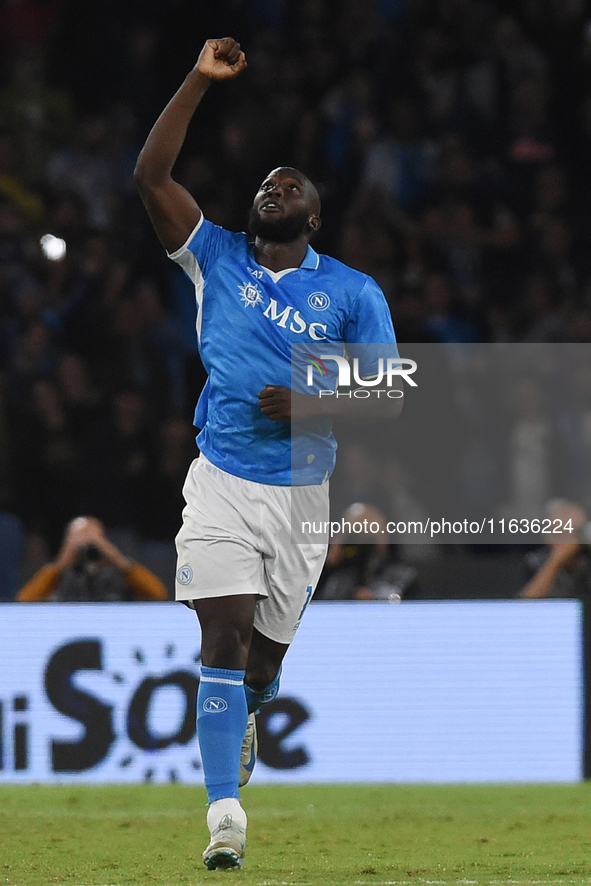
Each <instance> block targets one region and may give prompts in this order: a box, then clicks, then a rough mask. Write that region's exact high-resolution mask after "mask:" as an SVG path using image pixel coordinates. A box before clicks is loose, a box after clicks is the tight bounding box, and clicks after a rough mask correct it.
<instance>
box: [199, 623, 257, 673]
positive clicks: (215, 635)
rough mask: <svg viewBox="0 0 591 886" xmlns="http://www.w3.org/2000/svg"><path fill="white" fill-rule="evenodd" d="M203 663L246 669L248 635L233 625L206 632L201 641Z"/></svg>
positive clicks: (232, 668) (215, 666) (216, 666)
mask: <svg viewBox="0 0 591 886" xmlns="http://www.w3.org/2000/svg"><path fill="white" fill-rule="evenodd" d="M201 658H202V661H203V664H204V665H206V666H207V667H210V668H226V669H228V670H245V669H246V662H247V659H248V637H247V636H245V635H243V633H242V632H241V631H239V630H237V629H234V628H232V627H230V628H226V629H225V630H213V631H208V632H205V633H204V634H203V636H202V642H201Z"/></svg>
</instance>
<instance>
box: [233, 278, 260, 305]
mask: <svg viewBox="0 0 591 886" xmlns="http://www.w3.org/2000/svg"><path fill="white" fill-rule="evenodd" d="M238 291H239V293H240V298H241V299H242V302H243V303H244V307H245V308H248V307H251V308H256V306H257V305H260V303H261V302H262V300H263V293H262V292H261V290H260V289H259V287H258V286H257V285H256V283H250V282H249V283H243V284H242V286H238Z"/></svg>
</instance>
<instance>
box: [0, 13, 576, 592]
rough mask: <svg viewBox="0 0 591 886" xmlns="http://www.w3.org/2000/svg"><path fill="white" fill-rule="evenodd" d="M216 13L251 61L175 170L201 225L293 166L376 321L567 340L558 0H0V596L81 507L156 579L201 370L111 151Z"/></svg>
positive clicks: (456, 333) (169, 564)
mask: <svg viewBox="0 0 591 886" xmlns="http://www.w3.org/2000/svg"><path fill="white" fill-rule="evenodd" d="M224 34H231V35H232V36H234V37H236V38H237V39H239V40H240V41H241V43H242V46H243V48H244V49H245V51H246V54H247V58H248V62H249V70H248V72H247V74H246V75H245V76H244V77H242V78H240V79H239V80H237V81H236V82H235V83H232V84H231V85H230V86H227V87H226V88H224V89H223V90H222V89H219V90H218V89H216V88H214V89H212V90H211V92H210V94H209V95H208V96H207V99H206V100H205V102H204V104H203V106H202V108H200V110H199V121H198V125H195V127H194V128H193V129H192V130H191V132H190V134H189V138H188V140H187V144H186V146H185V148H184V150H183V153H182V155H181V158H180V161H179V164H178V170H177V175H178V177H179V178H180V180H181V181H182V182H183V184H184V185H185V186H186V187H187V188H188V189H189V190H190V191H191V192H192V193H194V195H195V196H196V198H197V199H198V201H199V204H200V205H201V207H202V208H203V211H204V213H205V215H206V216H207V217H208V218H209V219H211V220H212V221H214V222H215V223H218V224H221V225H224V226H226V227H229V228H231V229H235V230H242V229H243V228H244V225H245V221H246V218H247V214H248V209H249V207H250V204H251V201H252V197H253V194H254V192H255V191H256V189H257V186H258V184H259V183H260V181H261V179H262V177H263V176H264V175H265V174H266V173H267V172H268V171H269V169H271V168H273V167H274V166H277V165H278V164H285V165H288V164H289V165H293V166H296V167H299V168H301V169H303V170H304V171H305V172H306V173H307V174H308V175H309V176H310V177H311V178H312V179H313V180H314V181H315V182H316V183H317V185H318V188H319V191H320V193H321V197H322V201H323V227H322V230H321V232H320V234H319V236H318V238H317V240H316V241H315V243H314V246H315V248H316V249H317V250H318V251H320V252H327V253H329V254H331V255H334V256H335V257H337V258H340V259H341V260H343V261H345V262H346V263H347V264H349V265H352V266H353V267H356V268H358V269H359V270H361V271H364V272H366V273H368V274H371V275H372V276H373V277H374V278H375V279H376V280H377V282H378V283H379V284H380V286H381V287H382V288H383V290H384V292H385V294H386V297H387V299H388V302H389V304H390V306H391V309H392V314H393V318H394V324H395V328H396V330H397V334H398V337H399V339H400V340H401V341H403V342H404V341H406V342H428V341H436V342H513V341H517V342H589V341H591V249H590V248H589V247H590V240H591V211H590V210H591V205H590V204H591V199H590V194H591V189H590V185H591V166H590V164H589V156H590V153H591V78H590V76H589V75H590V73H591V17H590V18H588V12H587V9H586V5H585V3H584V2H583V0H512V2H509V0H506V2H503V0H363V2H361V0H217V2H216V3H210V2H205V0H159V2H157V0H126V2H120V0H101V2H100V3H93V4H90V3H86V2H82V3H81V2H79V0H3V2H2V3H0V72H1V80H0V598H4V599H11V598H12V597H13V596H14V593H15V592H16V590H17V589H18V587H19V586H20V584H21V583H22V581H23V580H25V579H26V578H28V577H30V575H31V574H32V573H33V572H34V571H35V570H36V569H37V568H38V567H39V566H40V565H42V564H43V563H44V562H46V561H47V560H48V559H49V558H50V557H52V556H54V555H55V553H56V551H57V549H58V547H59V544H60V541H61V538H62V535H63V531H64V527H65V526H66V524H67V522H68V521H69V520H71V519H72V518H73V517H75V516H77V515H79V514H92V515H94V516H96V517H97V518H99V519H100V520H102V521H103V522H104V523H105V524H106V526H107V527H108V529H109V532H110V535H111V536H112V537H113V538H114V539H115V540H116V542H117V543H118V544H119V545H120V546H121V547H122V549H124V550H125V552H126V553H127V554H128V555H129V556H135V557H137V558H138V559H140V560H141V561H142V562H144V563H146V565H148V566H149V567H150V568H152V569H154V571H155V572H156V573H157V574H159V575H161V576H162V577H163V578H164V579H165V581H166V582H167V584H168V585H169V586H170V581H171V576H172V574H173V570H174V553H173V544H172V539H173V538H174V535H175V534H176V531H177V528H178V526H179V523H180V512H181V509H182V504H183V502H182V496H181V492H180V490H181V486H182V481H183V478H184V475H185V472H186V469H187V466H188V464H189V463H190V461H191V459H192V458H193V456H194V454H195V445H194V442H193V436H194V434H193V429H192V413H193V408H194V404H195V401H196V398H197V396H198V393H199V390H200V388H201V386H202V384H203V382H204V373H203V369H202V367H201V364H200V361H199V357H198V354H197V351H196V345H195V336H194V310H195V309H194V298H193V293H192V291H191V286H190V285H189V283H188V281H187V280H186V279H185V278H184V276H183V274H182V272H181V271H180V270H179V269H178V268H177V267H176V266H175V265H174V264H173V263H172V262H169V261H168V260H167V259H166V257H165V255H164V252H163V250H162V248H161V247H160V246H159V244H158V243H157V241H156V240H155V237H154V235H153V232H152V229H151V226H150V224H149V221H148V218H147V216H146V214H145V211H144V209H143V207H142V205H141V203H140V201H139V198H138V196H137V194H136V192H135V189H134V186H133V182H132V170H133V167H134V164H135V159H136V157H137V154H138V152H139V150H140V148H141V146H142V144H143V141H144V139H145V137H146V135H147V132H148V131H149V128H150V126H151V125H152V123H153V122H154V120H155V119H156V117H157V115H158V113H159V111H160V110H161V108H162V107H163V106H164V104H165V103H166V101H167V100H168V98H169V97H170V95H171V94H172V92H173V91H174V90H175V88H176V87H177V86H178V85H179V84H180V82H181V81H182V78H183V77H184V75H185V74H186V73H187V71H188V70H189V69H190V67H192V65H193V64H194V63H195V61H196V58H197V54H198V52H199V49H200V47H201V45H202V43H203V41H204V40H205V39H206V38H207V37H210V36H222V35H224ZM46 235H51V236H49V237H48V236H46ZM230 332H231V331H230V330H229V333H230Z"/></svg>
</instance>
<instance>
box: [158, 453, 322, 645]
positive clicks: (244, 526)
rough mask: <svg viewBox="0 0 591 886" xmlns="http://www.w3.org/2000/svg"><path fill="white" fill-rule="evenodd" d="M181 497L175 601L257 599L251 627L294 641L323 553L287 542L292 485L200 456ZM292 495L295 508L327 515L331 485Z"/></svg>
mask: <svg viewBox="0 0 591 886" xmlns="http://www.w3.org/2000/svg"><path fill="white" fill-rule="evenodd" d="M183 495H184V497H185V501H186V502H187V504H186V507H185V508H184V510H183V525H182V527H181V530H180V531H179V533H178V535H177V537H176V548H177V555H178V564H177V573H176V599H177V600H182V601H185V602H187V601H191V600H198V599H207V598H211V597H226V596H231V595H234V594H256V595H257V597H258V600H257V604H256V611H255V617H254V626H255V628H257V630H258V631H260V632H261V634H264V635H265V637H269V639H271V640H275V641H276V642H277V643H285V644H289V643H291V641H292V640H293V638H294V636H295V633H296V631H297V629H298V626H299V624H300V621H301V618H302V615H303V614H304V611H305V609H306V606H307V605H308V603H309V602H310V599H311V597H312V594H313V593H314V590H315V588H316V584H317V583H318V579H319V577H320V573H321V571H322V567H323V565H324V560H325V558H326V551H327V545H326V544H325V543H321V544H318V543H310V542H308V543H305V544H295V543H294V542H292V539H291V507H292V487H290V486H271V485H267V484H265V483H254V482H252V481H251V480H243V479H242V478H241V477H236V476H234V475H233V474H228V473H227V472H226V471H222V470H221V469H220V468H217V467H215V465H213V464H212V463H211V462H210V461H208V460H207V458H205V456H204V455H201V456H200V457H199V458H198V459H195V461H194V462H193V464H192V465H191V467H190V468H189V473H188V474H187V479H186V481H185V485H184V487H183ZM297 496H298V505H299V507H302V502H304V503H306V502H308V501H309V513H310V514H319V513H324V514H328V480H327V481H325V482H324V483H323V484H322V485H320V486H299V487H297ZM304 510H307V508H306V507H305V504H304Z"/></svg>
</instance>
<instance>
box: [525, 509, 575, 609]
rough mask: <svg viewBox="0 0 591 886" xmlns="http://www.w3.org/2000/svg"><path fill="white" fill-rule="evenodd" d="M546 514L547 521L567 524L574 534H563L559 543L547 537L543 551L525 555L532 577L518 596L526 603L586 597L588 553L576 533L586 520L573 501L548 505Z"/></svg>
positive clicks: (567, 532)
mask: <svg viewBox="0 0 591 886" xmlns="http://www.w3.org/2000/svg"><path fill="white" fill-rule="evenodd" d="M546 511H547V515H548V517H549V518H550V520H552V521H560V522H561V525H562V526H564V525H570V526H572V529H573V531H569V530H568V529H567V530H566V531H564V532H563V533H562V536H561V537H562V538H563V539H565V540H564V541H561V542H557V541H555V540H553V537H552V535H547V536H546V546H545V548H543V549H541V550H537V551H533V552H532V553H530V554H528V555H527V560H526V564H527V567H528V570H529V571H530V573H533V575H532V577H531V578H530V580H529V581H528V583H527V584H526V585H525V586H524V587H523V588H522V589H521V591H520V592H519V596H520V597H521V598H522V599H526V600H534V599H540V598H543V597H584V598H585V597H588V595H589V593H590V592H591V551H590V550H589V546H588V545H587V544H583V543H582V540H581V538H580V536H579V532H580V530H582V529H583V527H584V526H585V524H586V523H587V521H588V519H589V517H588V515H587V514H586V512H585V511H584V510H583V508H582V507H581V506H580V505H579V504H577V503H576V502H571V501H564V500H561V499H554V500H553V501H550V502H548V505H547V508H546ZM552 525H553V526H554V523H553V524H552ZM556 537H557V536H554V538H556Z"/></svg>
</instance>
